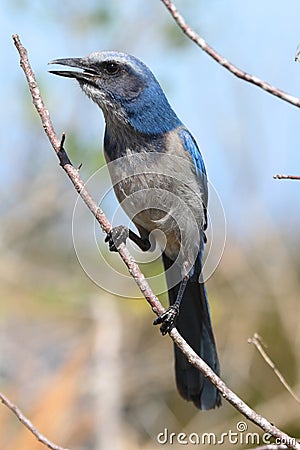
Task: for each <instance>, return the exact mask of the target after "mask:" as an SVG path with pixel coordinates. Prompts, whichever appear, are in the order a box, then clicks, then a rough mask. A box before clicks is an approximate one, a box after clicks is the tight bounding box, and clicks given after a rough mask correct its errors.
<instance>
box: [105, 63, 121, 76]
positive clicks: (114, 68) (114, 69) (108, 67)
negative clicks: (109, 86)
mask: <svg viewBox="0 0 300 450" xmlns="http://www.w3.org/2000/svg"><path fill="white" fill-rule="evenodd" d="M119 69H120V68H119V66H118V64H116V63H114V62H108V63H106V64H105V68H104V70H105V72H106V73H108V74H109V75H115V74H116V73H118V72H119Z"/></svg>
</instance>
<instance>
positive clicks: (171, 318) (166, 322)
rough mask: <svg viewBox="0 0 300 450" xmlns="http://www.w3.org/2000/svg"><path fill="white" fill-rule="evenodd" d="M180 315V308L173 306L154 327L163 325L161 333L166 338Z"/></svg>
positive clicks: (156, 320) (155, 322)
mask: <svg viewBox="0 0 300 450" xmlns="http://www.w3.org/2000/svg"><path fill="white" fill-rule="evenodd" d="M178 314H179V307H178V306H177V305H171V306H169V308H168V309H167V310H166V311H165V312H164V313H163V314H161V315H160V316H158V317H157V319H155V320H154V322H153V325H159V324H160V323H161V327H160V331H161V334H162V335H163V336H164V335H165V334H167V333H169V332H170V331H171V330H172V328H173V327H174V323H175V320H176V318H177V316H178Z"/></svg>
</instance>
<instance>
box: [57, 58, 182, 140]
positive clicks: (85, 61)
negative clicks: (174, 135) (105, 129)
mask: <svg viewBox="0 0 300 450" xmlns="http://www.w3.org/2000/svg"><path fill="white" fill-rule="evenodd" d="M50 64H60V65H64V66H68V67H73V68H75V69H80V70H72V71H71V70H51V71H50V72H51V73H53V74H55V75H60V76H63V77H69V78H75V79H76V80H77V81H78V83H79V84H80V86H81V88H82V90H83V91H84V92H85V93H86V94H87V95H88V96H89V97H90V98H91V99H92V100H93V101H94V102H96V103H97V104H98V105H99V106H100V108H101V109H102V111H103V113H104V116H105V119H106V122H107V123H108V124H109V123H110V122H112V123H114V125H117V124H118V123H119V124H123V125H124V124H128V125H129V126H131V127H132V128H134V129H135V130H136V131H138V132H140V133H145V134H159V133H162V132H167V131H170V130H171V129H173V128H176V127H177V126H178V125H180V124H181V122H180V121H179V119H178V118H177V116H176V114H175V113H174V111H173V110H172V108H171V107H170V105H169V103H168V101H167V99H166V97H165V95H164V93H163V91H162V89H161V87H160V85H159V83H158V81H157V80H156V78H155V77H154V75H153V74H152V72H151V70H150V69H149V68H148V67H147V66H146V65H145V64H144V63H143V62H142V61H140V60H139V59H138V58H135V57H134V56H131V55H128V54H126V53H120V52H108V51H106V52H96V53H91V54H90V55H88V56H87V57H85V58H65V59H56V60H54V61H51V63H50Z"/></svg>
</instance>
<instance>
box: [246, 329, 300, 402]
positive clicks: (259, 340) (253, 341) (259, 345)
mask: <svg viewBox="0 0 300 450" xmlns="http://www.w3.org/2000/svg"><path fill="white" fill-rule="evenodd" d="M248 342H249V344H253V345H255V347H256V348H257V350H258V351H259V353H260V354H261V356H262V357H263V359H264V360H265V361H266V363H267V364H268V366H270V367H271V369H272V370H273V372H274V373H275V375H276V376H277V378H278V379H279V381H280V382H281V384H283V386H284V387H285V389H286V390H287V391H288V392H289V393H290V394H291V396H292V397H293V398H294V399H295V400H296V402H297V403H298V404H300V399H299V397H298V396H297V395H296V394H295V392H294V391H293V389H292V388H291V386H290V385H289V384H288V382H287V381H286V379H285V378H284V376H283V375H282V373H281V372H280V370H279V369H277V367H276V366H275V364H274V362H273V361H272V360H271V358H270V357H269V355H268V354H267V352H266V351H265V350H264V349H263V341H262V338H261V337H260V336H259V334H257V333H254V335H253V337H252V338H249V339H248Z"/></svg>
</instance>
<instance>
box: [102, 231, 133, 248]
mask: <svg viewBox="0 0 300 450" xmlns="http://www.w3.org/2000/svg"><path fill="white" fill-rule="evenodd" d="M128 236H129V230H128V228H127V227H125V226H124V225H119V226H118V227H113V228H112V229H111V230H110V232H109V233H107V235H106V238H105V242H108V246H109V251H110V252H117V251H118V248H119V247H120V245H121V244H126V240H127V238H128Z"/></svg>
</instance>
